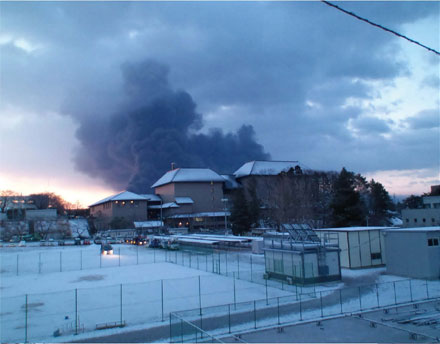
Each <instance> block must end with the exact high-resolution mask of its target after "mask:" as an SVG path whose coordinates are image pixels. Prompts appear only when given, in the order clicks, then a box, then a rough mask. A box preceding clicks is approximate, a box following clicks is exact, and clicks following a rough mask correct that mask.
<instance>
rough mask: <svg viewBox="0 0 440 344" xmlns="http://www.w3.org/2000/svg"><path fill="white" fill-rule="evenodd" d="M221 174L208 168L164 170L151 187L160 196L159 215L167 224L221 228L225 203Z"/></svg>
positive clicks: (225, 209)
mask: <svg viewBox="0 0 440 344" xmlns="http://www.w3.org/2000/svg"><path fill="white" fill-rule="evenodd" d="M225 183H226V180H225V178H224V177H222V176H221V175H219V174H218V173H216V172H214V171H213V170H211V169H209V168H177V169H173V170H171V171H168V172H167V173H165V174H164V175H163V176H162V177H161V178H159V180H158V181H157V182H155V183H154V184H153V185H152V187H153V188H154V192H155V194H156V195H157V196H159V197H160V198H161V199H162V204H161V209H162V217H163V219H165V222H166V224H167V225H168V226H171V227H186V228H189V229H190V230H193V229H200V228H224V227H225V223H226V221H225V216H228V215H229V212H228V211H227V207H228V202H227V199H225V196H224V185H225Z"/></svg>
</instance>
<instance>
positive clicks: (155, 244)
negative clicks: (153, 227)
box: [149, 239, 160, 248]
mask: <svg viewBox="0 0 440 344" xmlns="http://www.w3.org/2000/svg"><path fill="white" fill-rule="evenodd" d="M149 246H150V247H151V248H159V247H160V241H159V239H152V240H151V241H150V245H149Z"/></svg>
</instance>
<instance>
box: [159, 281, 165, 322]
mask: <svg viewBox="0 0 440 344" xmlns="http://www.w3.org/2000/svg"><path fill="white" fill-rule="evenodd" d="M160 295H161V304H162V321H164V318H163V279H162V280H160Z"/></svg>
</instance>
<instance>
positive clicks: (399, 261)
mask: <svg viewBox="0 0 440 344" xmlns="http://www.w3.org/2000/svg"><path fill="white" fill-rule="evenodd" d="M384 233H385V246H386V252H387V253H386V256H387V273H388V274H392V275H398V276H404V277H411V278H421V279H440V227H422V228H420V227H418V228H394V229H389V230H386V231H385V232H384Z"/></svg>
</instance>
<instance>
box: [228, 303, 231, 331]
mask: <svg viewBox="0 0 440 344" xmlns="http://www.w3.org/2000/svg"><path fill="white" fill-rule="evenodd" d="M228 324H229V333H231V304H230V303H228Z"/></svg>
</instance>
